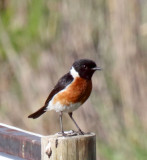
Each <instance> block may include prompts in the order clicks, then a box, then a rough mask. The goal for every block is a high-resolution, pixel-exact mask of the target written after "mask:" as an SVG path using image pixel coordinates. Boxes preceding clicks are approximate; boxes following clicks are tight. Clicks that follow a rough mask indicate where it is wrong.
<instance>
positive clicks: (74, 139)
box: [41, 133, 96, 160]
mask: <svg viewBox="0 0 147 160" xmlns="http://www.w3.org/2000/svg"><path fill="white" fill-rule="evenodd" d="M41 146H42V147H41V159H42V160H96V136H95V134H94V133H88V134H86V135H78V136H70V137H62V136H58V135H53V136H43V137H42V139H41Z"/></svg>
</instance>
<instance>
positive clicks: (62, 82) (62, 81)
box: [28, 73, 73, 119]
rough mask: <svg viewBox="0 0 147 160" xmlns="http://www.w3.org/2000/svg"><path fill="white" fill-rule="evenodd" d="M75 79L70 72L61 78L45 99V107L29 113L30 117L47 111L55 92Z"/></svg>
mask: <svg viewBox="0 0 147 160" xmlns="http://www.w3.org/2000/svg"><path fill="white" fill-rule="evenodd" d="M72 81H73V77H72V75H71V74H70V73H67V74H65V75H64V76H63V77H61V78H60V80H59V81H58V83H57V84H56V86H55V87H54V89H53V90H52V91H51V93H50V94H49V96H48V98H47V100H46V101H45V104H44V106H43V107H41V108H40V109H39V110H37V111H36V112H34V113H33V114H31V115H29V116H28V118H33V119H35V118H38V117H40V116H41V115H42V114H43V113H45V112H46V107H47V106H48V103H49V101H50V100H51V99H52V98H53V96H54V95H55V94H57V93H58V92H60V91H61V90H63V89H64V88H65V87H66V86H67V85H69V84H70V83H71V82H72Z"/></svg>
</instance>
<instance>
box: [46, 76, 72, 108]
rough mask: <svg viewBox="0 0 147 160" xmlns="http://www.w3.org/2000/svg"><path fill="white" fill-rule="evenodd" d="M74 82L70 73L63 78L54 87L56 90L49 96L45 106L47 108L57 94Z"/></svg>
mask: <svg viewBox="0 0 147 160" xmlns="http://www.w3.org/2000/svg"><path fill="white" fill-rule="evenodd" d="M72 81H73V77H72V75H71V74H70V73H67V74H65V75H64V76H63V77H61V78H60V79H59V81H58V83H57V84H56V86H55V87H54V89H53V90H52V91H51V93H50V94H49V96H48V98H47V100H46V101H45V105H44V106H46V107H47V105H48V103H49V101H50V100H51V99H52V98H53V96H54V95H55V94H57V93H58V92H60V91H61V90H63V89H64V88H65V87H66V86H67V85H69V84H70V83H71V82H72Z"/></svg>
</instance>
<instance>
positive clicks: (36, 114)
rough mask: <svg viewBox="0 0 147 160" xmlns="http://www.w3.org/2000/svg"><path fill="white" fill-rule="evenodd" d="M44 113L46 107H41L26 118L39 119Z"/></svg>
mask: <svg viewBox="0 0 147 160" xmlns="http://www.w3.org/2000/svg"><path fill="white" fill-rule="evenodd" d="M45 112H46V106H43V107H41V108H40V109H39V110H38V111H36V112H34V113H33V114H30V115H29V116H28V118H33V119H36V118H38V117H40V116H41V115H42V114H43V113H45Z"/></svg>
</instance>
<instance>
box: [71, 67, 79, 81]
mask: <svg viewBox="0 0 147 160" xmlns="http://www.w3.org/2000/svg"><path fill="white" fill-rule="evenodd" d="M70 74H71V75H72V76H73V78H76V77H80V76H79V73H78V72H77V71H76V70H75V69H74V67H72V68H71V69H70Z"/></svg>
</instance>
